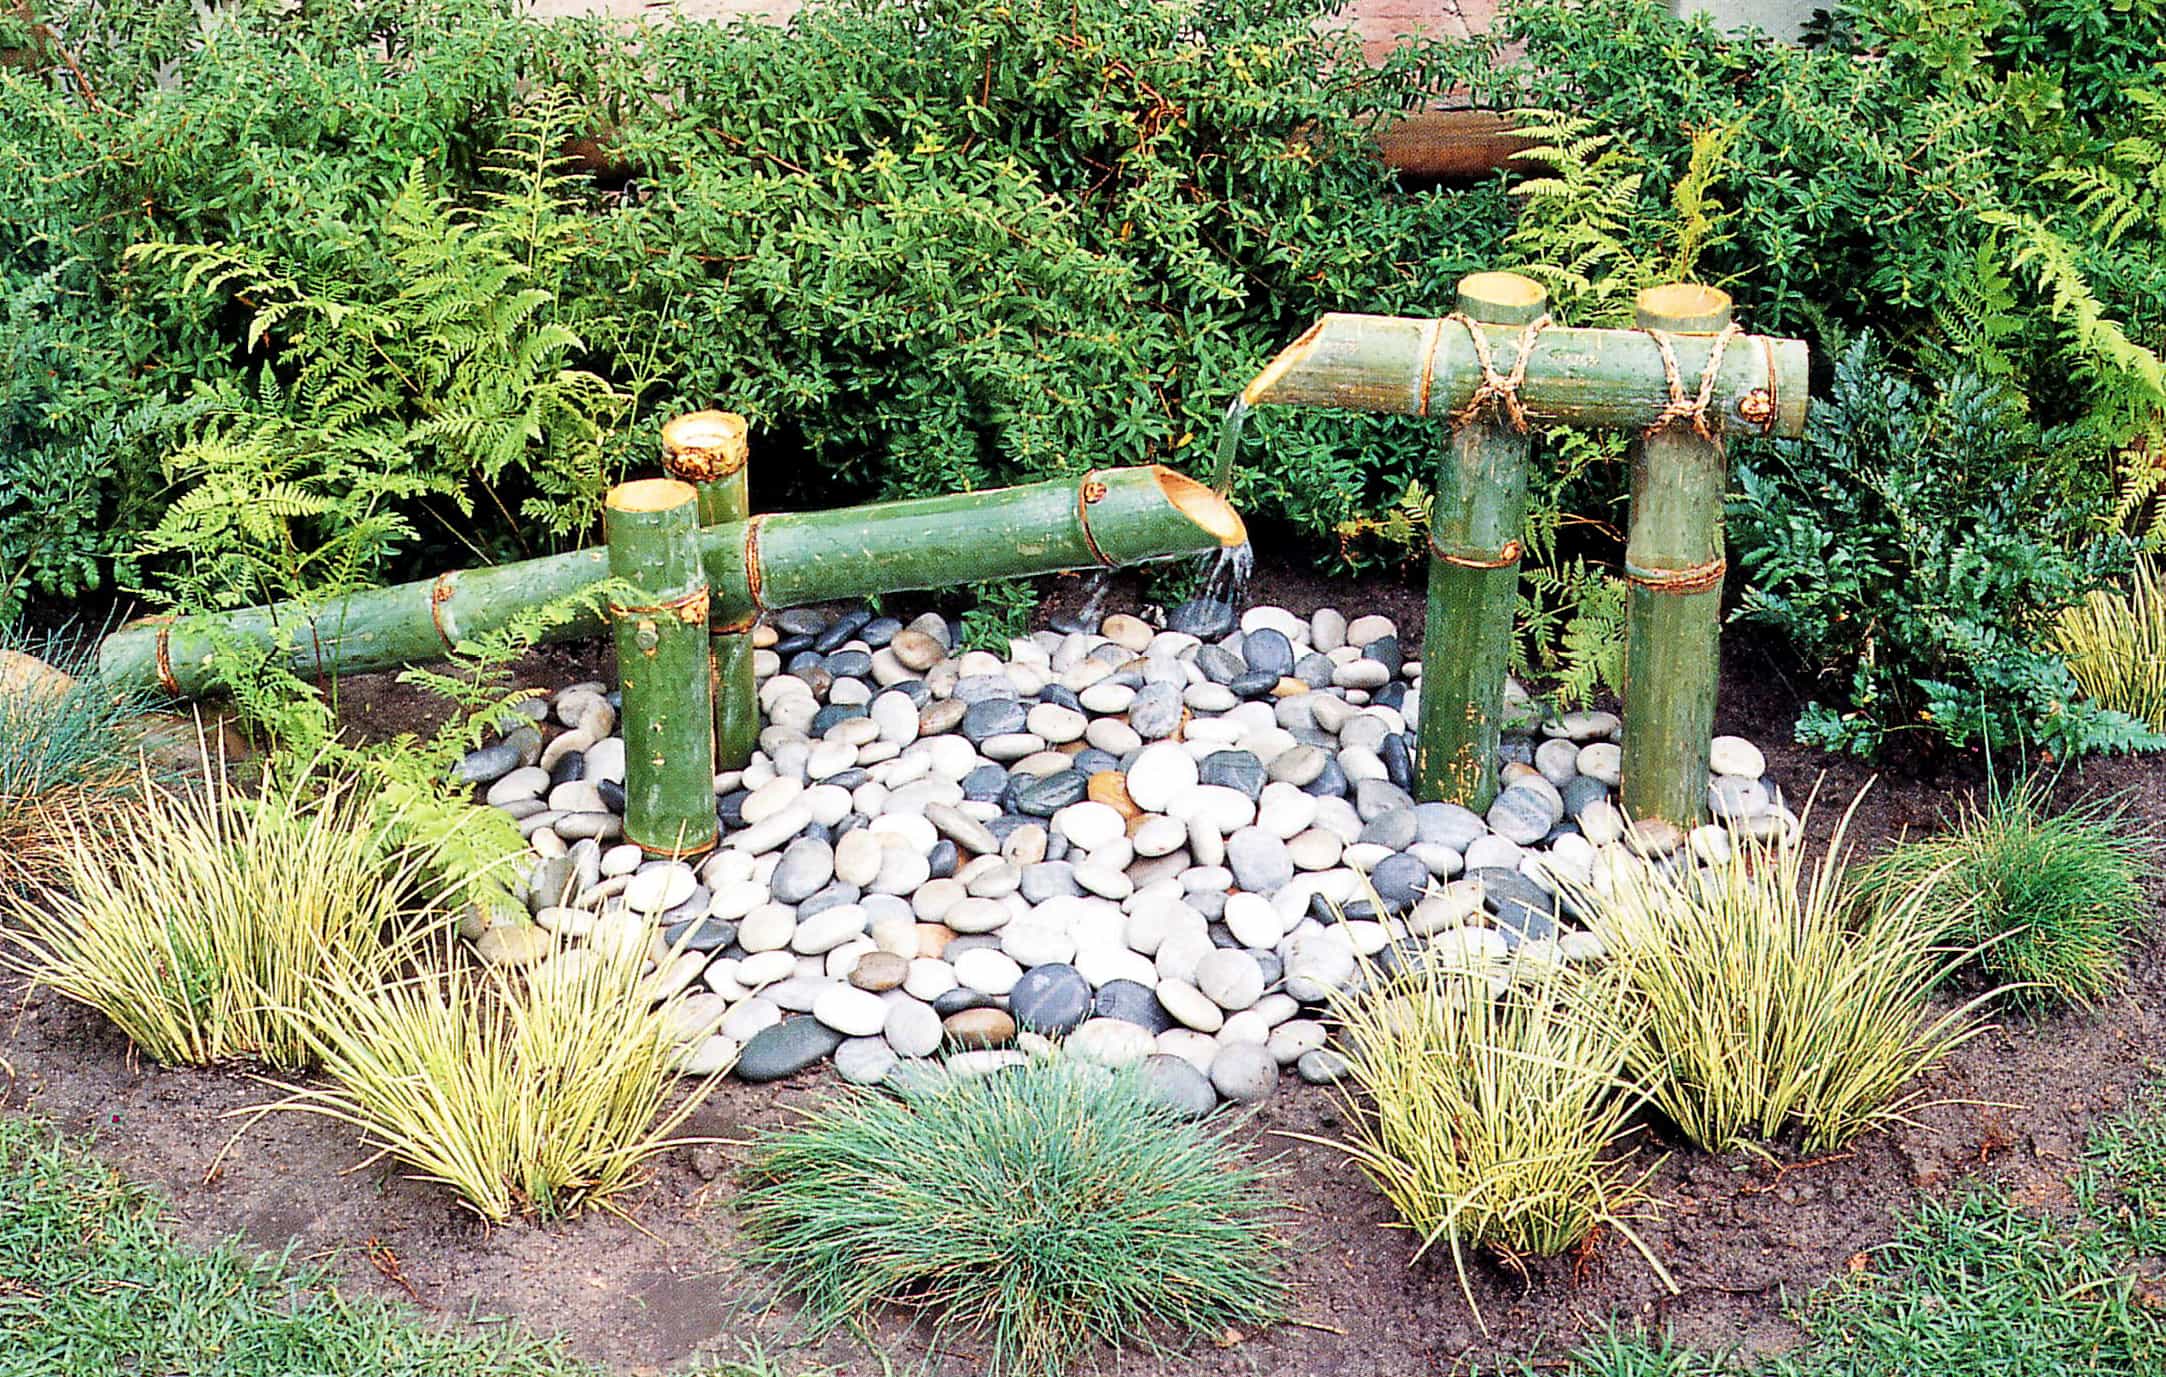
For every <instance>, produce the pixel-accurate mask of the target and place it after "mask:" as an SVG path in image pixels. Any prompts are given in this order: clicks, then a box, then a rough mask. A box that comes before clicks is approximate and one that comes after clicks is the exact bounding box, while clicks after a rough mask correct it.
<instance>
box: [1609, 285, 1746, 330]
mask: <svg viewBox="0 0 2166 1377" xmlns="http://www.w3.org/2000/svg"><path fill="white" fill-rule="evenodd" d="M1731 305H1732V303H1731V301H1730V294H1729V293H1728V292H1725V291H1722V290H1720V289H1719V288H1715V287H1703V286H1701V285H1699V284H1698V283H1694V282H1667V283H1664V284H1663V285H1662V286H1659V287H1649V288H1647V289H1646V290H1645V291H1643V292H1641V293H1640V294H1639V295H1638V296H1637V297H1635V298H1633V307H1634V315H1635V317H1636V319H1637V320H1638V323H1639V326H1640V328H1641V329H1643V330H1667V331H1669V332H1671V333H1672V334H1680V335H1711V334H1714V333H1715V332H1716V331H1718V330H1720V329H1722V327H1723V326H1725V325H1728V324H1729V323H1730V311H1731Z"/></svg>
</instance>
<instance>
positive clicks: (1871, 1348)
mask: <svg viewBox="0 0 2166 1377" xmlns="http://www.w3.org/2000/svg"><path fill="white" fill-rule="evenodd" d="M2161 1183H2166V1093H2161V1091H2160V1090H2159V1089H2158V1088H2156V1087H2155V1088H2153V1089H2152V1090H2150V1091H2147V1092H2145V1093H2144V1094H2143V1095H2140V1096H2138V1097H2137V1099H2136V1101H2135V1102H2134V1103H2133V1104H2132V1105H2131V1106H2130V1108H2129V1110H2128V1111H2127V1112H2126V1113H2124V1114H2122V1115H2119V1116H2117V1117H2115V1118H2113V1119H2109V1120H2108V1121H2106V1122H2105V1123H2103V1124H2101V1125H2100V1126H2099V1128H2098V1129H2097V1130H2096V1131H2095V1132H2094V1133H2093V1134H2092V1136H2091V1142H2090V1147H2089V1149H2088V1151H2087V1152H2086V1163H2085V1166H2084V1168H2083V1171H2082V1172H2081V1173H2080V1174H2079V1175H2078V1177H2077V1179H2076V1182H2075V1186H2076V1193H2077V1198H2078V1201H2079V1202H2080V1204H2081V1205H2082V1208H2083V1215H2082V1216H2081V1217H2078V1218H2050V1217H2047V1216H2043V1215H2040V1214H2038V1213H2035V1212H2033V1211H2030V1210H2027V1209H2025V1208H2023V1207H2022V1206H2020V1205H2018V1204H2016V1203H2015V1202H2014V1201H2012V1200H2010V1199H2009V1198H2008V1197H2007V1196H2006V1195H2005V1194H2004V1193H2003V1192H2001V1191H1998V1190H1995V1189H1991V1188H1986V1187H1975V1188H1970V1189H1965V1190H1960V1191H1958V1192H1957V1193H1956V1194H1954V1195H1951V1196H1949V1197H1946V1198H1944V1199H1937V1200H1928V1201H1926V1202H1925V1203H1923V1204H1922V1205H1920V1206H1919V1207H1918V1208H1917V1209H1916V1210H1915V1211H1914V1212H1913V1213H1912V1214H1911V1215H1910V1217H1909V1218H1908V1219H1907V1220H1905V1222H1904V1224H1903V1226H1902V1228H1901V1229H1900V1230H1899V1231H1898V1232H1897V1234H1896V1236H1895V1238H1894V1239H1893V1240H1891V1241H1890V1242H1889V1243H1888V1244H1887V1245H1886V1246H1885V1247H1882V1248H1880V1249H1878V1250H1876V1251H1875V1252H1873V1253H1872V1254H1870V1255H1868V1256H1867V1257H1866V1258H1865V1259H1864V1261H1865V1264H1866V1265H1865V1266H1863V1267H1862V1268H1861V1270H1859V1271H1858V1272H1856V1273H1854V1274H1852V1275H1850V1276H1847V1277H1844V1278H1842V1279H1841V1280H1839V1281H1836V1282H1834V1283H1832V1284H1830V1285H1828V1286H1827V1287H1824V1288H1823V1289H1821V1290H1820V1291H1819V1292H1817V1293H1815V1294H1814V1295H1813V1296H1812V1297H1810V1298H1809V1299H1808V1300H1807V1301H1806V1302H1805V1303H1804V1304H1803V1305H1802V1306H1801V1307H1799V1309H1798V1311H1797V1312H1796V1318H1797V1320H1798V1322H1799V1323H1800V1324H1801V1325H1802V1326H1803V1327H1804V1330H1805V1332H1806V1335H1807V1343H1806V1344H1805V1345H1804V1346H1803V1347H1801V1348H1800V1349H1798V1350H1797V1351H1796V1352H1794V1353H1789V1354H1785V1355H1782V1356H1780V1357H1777V1358H1772V1359H1768V1360H1765V1361H1762V1362H1759V1363H1757V1364H1753V1363H1742V1362H1740V1363H1726V1362H1725V1361H1724V1360H1722V1359H1720V1358H1716V1357H1710V1356H1708V1355H1705V1354H1700V1353H1695V1352H1693V1351H1691V1350H1690V1349H1687V1348H1685V1347H1683V1346H1681V1345H1677V1344H1674V1343H1672V1342H1670V1341H1669V1340H1668V1339H1667V1338H1665V1337H1660V1336H1653V1335H1649V1336H1641V1335H1637V1334H1630V1333H1623V1332H1618V1333H1611V1334H1607V1335H1604V1336H1603V1337H1602V1338H1600V1339H1598V1340H1596V1341H1594V1342H1592V1343H1590V1344H1587V1345H1586V1346H1583V1347H1582V1348H1580V1349H1579V1350H1578V1351H1577V1352H1576V1353H1575V1354H1574V1355H1573V1359H1574V1363H1573V1366H1572V1368H1571V1369H1570V1371H1571V1372H1572V1373H1573V1374H1575V1377H1700V1374H1712V1373H1718V1372H1736V1373H1746V1374H1753V1375H1754V1377H1918V1374H1931V1377H2076V1375H2077V1374H2083V1375H2084V1377H2145V1375H2146V1374H2155V1373H2159V1372H2166V1269H2162V1266H2161V1262H2162V1259H2161V1257H2160V1256H2159V1250H2160V1249H2161V1247H2162V1246H2166V1233H2162V1232H2161V1231H2160V1230H2159V1229H2158V1227H2157V1223H2156V1218H2155V1215H2154V1214H2153V1213H2152V1212H2153V1211H2155V1209H2156V1208H2157V1203H2158V1200H2159V1196H2158V1191H2159V1189H2160V1186H2161ZM1519 1370H1520V1371H1521V1372H1523V1373H1528V1374H1531V1373H1533V1372H1534V1371H1535V1370H1536V1369H1534V1368H1532V1367H1522V1368H1520V1369H1519ZM1542 1370H1543V1371H1545V1372H1553V1371H1555V1370H1556V1369H1554V1368H1544V1369H1542Z"/></svg>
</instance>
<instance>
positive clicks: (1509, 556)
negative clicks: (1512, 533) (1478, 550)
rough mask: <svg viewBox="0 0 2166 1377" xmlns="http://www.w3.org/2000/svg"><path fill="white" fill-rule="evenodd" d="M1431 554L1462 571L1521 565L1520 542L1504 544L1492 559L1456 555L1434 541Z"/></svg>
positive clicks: (1506, 542)
mask: <svg viewBox="0 0 2166 1377" xmlns="http://www.w3.org/2000/svg"><path fill="white" fill-rule="evenodd" d="M1429 553H1430V554H1432V555H1435V556H1436V557H1437V558H1438V559H1440V560H1443V561H1444V562H1445V563H1446V564H1452V565H1457V566H1458V567H1459V568H1461V569H1504V568H1508V567H1509V566H1511V565H1514V564H1517V563H1519V556H1520V554H1521V549H1520V544H1519V542H1518V541H1516V540H1507V541H1505V542H1504V548H1503V549H1501V550H1499V551H1497V553H1496V556H1495V557H1494V558H1491V557H1490V556H1487V555H1462V554H1455V553H1453V552H1452V551H1450V550H1447V549H1444V548H1443V547H1442V546H1440V545H1438V544H1437V543H1436V542H1435V541H1434V540H1432V541H1430V542H1429Z"/></svg>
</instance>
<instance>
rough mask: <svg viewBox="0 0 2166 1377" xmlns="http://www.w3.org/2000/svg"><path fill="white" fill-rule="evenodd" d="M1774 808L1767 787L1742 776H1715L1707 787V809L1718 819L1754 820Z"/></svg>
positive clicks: (1755, 780)
mask: <svg viewBox="0 0 2166 1377" xmlns="http://www.w3.org/2000/svg"><path fill="white" fill-rule="evenodd" d="M1772 807H1774V800H1773V799H1772V798H1770V797H1769V796H1768V792H1767V786H1766V785H1765V784H1762V783H1761V782H1760V781H1759V780H1757V779H1747V778H1745V777H1744V776H1742V775H1716V776H1715V778H1714V782H1713V783H1711V784H1709V785H1708V786H1707V808H1708V811H1709V812H1711V813H1713V814H1714V815H1715V816H1716V817H1718V818H1756V817H1759V816H1760V815H1761V814H1762V813H1765V812H1766V811H1767V810H1768V809H1770V808H1772Z"/></svg>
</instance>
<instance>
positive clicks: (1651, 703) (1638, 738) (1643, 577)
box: [1620, 284, 1735, 827]
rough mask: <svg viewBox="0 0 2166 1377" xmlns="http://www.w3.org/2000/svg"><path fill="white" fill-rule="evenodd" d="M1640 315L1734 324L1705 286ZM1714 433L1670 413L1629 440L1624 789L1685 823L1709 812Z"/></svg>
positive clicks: (1646, 323)
mask: <svg viewBox="0 0 2166 1377" xmlns="http://www.w3.org/2000/svg"><path fill="white" fill-rule="evenodd" d="M1637 317H1638V321H1639V325H1640V328H1641V329H1642V330H1659V331H1662V332H1664V334H1665V335H1676V336H1680V337H1685V336H1692V337H1697V338H1698V339H1700V340H1701V341H1702V342H1707V343H1711V342H1712V340H1713V338H1714V337H1715V336H1716V335H1717V334H1718V333H1719V332H1720V331H1721V330H1722V329H1723V328H1724V327H1725V326H1727V325H1728V324H1729V323H1730V298H1729V297H1728V296H1727V295H1725V294H1724V293H1722V292H1719V291H1716V290H1715V289H1714V288H1712V287H1695V286H1690V285H1685V284H1675V285H1671V286H1664V287H1650V288H1649V289H1647V290H1646V291H1644V292H1641V293H1640V295H1639V301H1638V303H1637ZM1649 338H1650V339H1651V338H1652V336H1650V337H1649ZM1684 342H1685V341H1684V338H1677V339H1675V340H1673V341H1672V343H1673V349H1675V351H1676V352H1677V353H1678V355H1679V368H1678V373H1679V375H1680V383H1681V390H1682V391H1683V392H1684V393H1686V394H1687V395H1690V394H1691V393H1693V392H1694V391H1695V390H1696V388H1697V385H1698V384H1697V379H1698V375H1697V374H1694V373H1692V372H1690V371H1689V370H1687V369H1686V368H1685V367H1684V362H1683V349H1682V345H1683V344H1684ZM1731 343H1732V344H1734V343H1735V340H1732V341H1731ZM1702 352H1703V353H1704V352H1705V351H1702ZM1711 430H1712V428H1711ZM1712 435H1713V438H1712V439H1703V438H1701V437H1700V436H1699V435H1697V434H1695V433H1694V431H1693V429H1692V427H1691V425H1690V424H1689V423H1688V422H1687V421H1685V420H1682V419H1674V420H1671V421H1670V422H1668V423H1667V424H1664V425H1663V426H1661V427H1660V428H1659V429H1656V430H1653V431H1650V432H1648V433H1647V434H1645V435H1643V436H1641V437H1640V438H1639V439H1637V440H1635V441H1634V442H1633V445H1632V523H1631V529H1630V532H1629V534H1628V537H1627V541H1626V545H1625V577H1626V580H1627V582H1628V583H1629V584H1630V585H1631V589H1632V595H1631V598H1632V600H1631V611H1630V614H1629V618H1628V621H1627V623H1626V629H1625V636H1626V640H1625V679H1624V705H1625V711H1624V782H1623V785H1622V788H1621V790H1620V798H1621V800H1622V802H1623V804H1624V810H1625V813H1626V815H1627V816H1630V817H1633V818H1641V819H1645V818H1660V819H1663V820H1665V821H1668V822H1672V823H1675V824H1677V825H1678V826H1680V827H1691V826H1694V825H1695V824H1697V823H1700V822H1703V821H1705V820H1706V815H1707V751H1708V738H1709V737H1710V736H1711V735H1712V734H1713V732H1714V729H1715V682H1716V677H1717V674H1718V672H1719V654H1720V640H1721V626H1722V571H1723V562H1722V561H1723V543H1722V495H1723V489H1724V484H1725V478H1726V476H1727V470H1726V465H1725V463H1724V459H1723V451H1722V438H1721V437H1722V433H1721V432H1720V431H1712Z"/></svg>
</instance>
